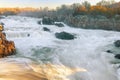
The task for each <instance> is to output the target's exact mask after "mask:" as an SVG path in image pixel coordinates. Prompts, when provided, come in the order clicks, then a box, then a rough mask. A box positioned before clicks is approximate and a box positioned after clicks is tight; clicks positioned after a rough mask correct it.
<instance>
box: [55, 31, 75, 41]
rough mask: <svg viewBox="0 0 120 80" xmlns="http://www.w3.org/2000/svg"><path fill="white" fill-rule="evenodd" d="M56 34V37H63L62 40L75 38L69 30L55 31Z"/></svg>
mask: <svg viewBox="0 0 120 80" xmlns="http://www.w3.org/2000/svg"><path fill="white" fill-rule="evenodd" d="M55 36H56V38H58V39H62V40H73V39H74V38H75V36H74V35H72V34H70V33H67V32H60V33H55Z"/></svg>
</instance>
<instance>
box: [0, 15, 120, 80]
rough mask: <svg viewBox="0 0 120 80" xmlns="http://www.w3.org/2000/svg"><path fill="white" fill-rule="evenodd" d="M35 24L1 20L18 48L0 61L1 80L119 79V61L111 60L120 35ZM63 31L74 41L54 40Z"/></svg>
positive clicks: (10, 18) (32, 20)
mask: <svg viewBox="0 0 120 80" xmlns="http://www.w3.org/2000/svg"><path fill="white" fill-rule="evenodd" d="M38 21H41V19H40V18H31V17H20V16H8V17H4V18H3V19H1V20H0V22H3V23H4V24H5V25H4V28H5V33H6V37H7V39H9V40H12V41H14V42H15V45H16V49H17V54H16V55H14V56H9V57H7V58H2V59H0V80H120V77H119V76H120V69H119V63H120V60H119V59H115V58H114V54H117V53H119V52H120V49H117V48H115V47H114V45H113V42H114V41H115V40H118V39H120V32H114V31H104V30H85V29H79V28H72V27H69V26H67V25H66V24H64V26H65V27H57V26H55V25H42V24H41V25H40V24H38ZM43 27H46V28H48V29H50V32H46V31H44V30H43ZM62 31H64V32H68V33H70V34H73V35H74V36H75V37H76V38H75V39H73V40H61V39H57V38H56V37H55V33H56V32H62ZM107 50H111V51H113V53H112V54H111V53H107V52H106V51H107Z"/></svg>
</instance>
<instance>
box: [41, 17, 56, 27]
mask: <svg viewBox="0 0 120 80" xmlns="http://www.w3.org/2000/svg"><path fill="white" fill-rule="evenodd" d="M42 23H43V24H46V25H53V24H54V21H53V20H52V19H51V18H49V17H44V18H43V19H42Z"/></svg>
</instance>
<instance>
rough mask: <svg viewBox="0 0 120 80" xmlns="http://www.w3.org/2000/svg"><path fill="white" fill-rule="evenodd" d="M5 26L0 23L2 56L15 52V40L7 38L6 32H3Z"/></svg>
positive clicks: (0, 52) (0, 50)
mask: <svg viewBox="0 0 120 80" xmlns="http://www.w3.org/2000/svg"><path fill="white" fill-rule="evenodd" d="M2 31H3V26H2V25H0V57H5V56H9V55H13V54H15V44H14V42H13V41H8V40H7V39H6V34H5V33H2Z"/></svg>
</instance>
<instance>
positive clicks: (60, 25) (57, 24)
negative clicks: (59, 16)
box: [55, 23, 64, 27]
mask: <svg viewBox="0 0 120 80" xmlns="http://www.w3.org/2000/svg"><path fill="white" fill-rule="evenodd" d="M55 25H56V26H58V27H64V25H63V24H62V23H55Z"/></svg>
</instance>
